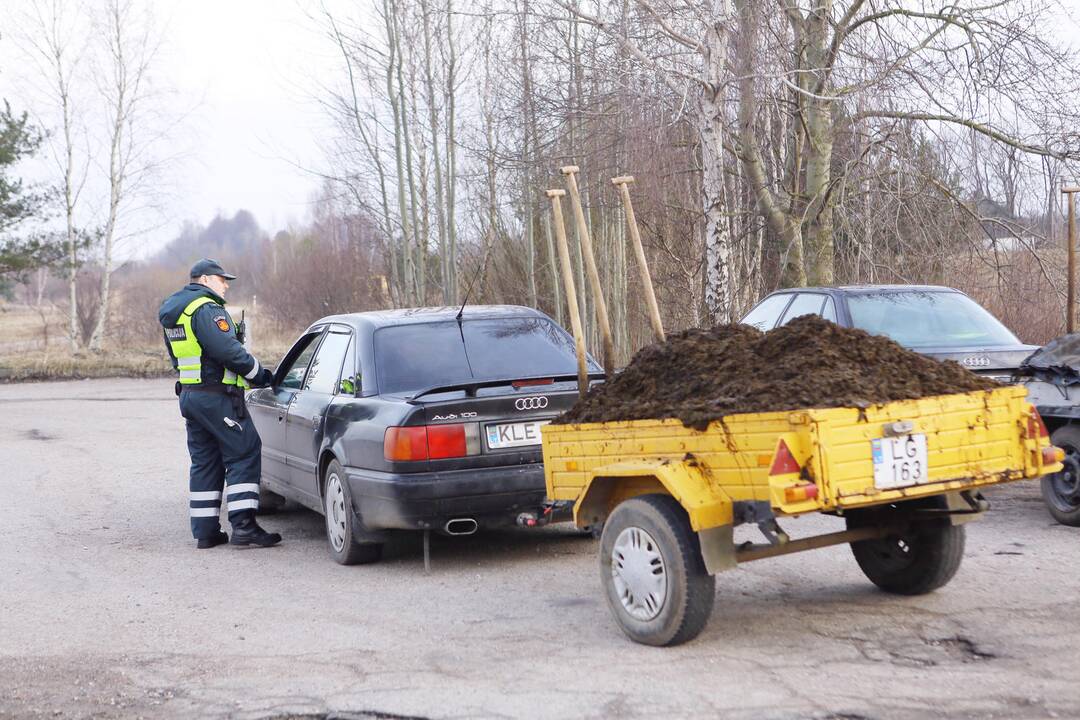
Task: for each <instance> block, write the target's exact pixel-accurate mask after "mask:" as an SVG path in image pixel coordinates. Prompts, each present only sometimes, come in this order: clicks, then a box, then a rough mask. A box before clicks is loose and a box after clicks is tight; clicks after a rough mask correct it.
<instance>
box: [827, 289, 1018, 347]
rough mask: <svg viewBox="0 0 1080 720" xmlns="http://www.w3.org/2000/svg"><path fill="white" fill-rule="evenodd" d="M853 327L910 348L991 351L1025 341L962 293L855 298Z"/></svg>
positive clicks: (850, 302)
mask: <svg viewBox="0 0 1080 720" xmlns="http://www.w3.org/2000/svg"><path fill="white" fill-rule="evenodd" d="M847 303H848V310H849V311H850V312H851V323H852V325H854V326H855V327H857V328H862V329H863V330H866V331H867V332H869V333H873V334H875V335H885V336H887V337H890V338H892V339H893V340H895V341H896V342H898V343H900V344H901V345H903V346H905V347H909V348H924V347H948V346H965V347H974V346H979V347H987V346H990V347H992V346H1001V345H1017V344H1019V343H1020V341H1019V340H1018V339H1017V338H1016V336H1015V335H1013V334H1012V333H1011V332H1009V329H1008V328H1006V327H1005V326H1004V325H1002V324H1001V322H1000V321H999V320H998V319H997V318H995V317H994V316H993V315H991V314H990V313H989V312H987V311H986V310H985V309H983V307H982V306H981V305H979V304H978V303H977V302H975V301H974V300H972V299H971V298H969V297H968V296H967V295H964V294H963V293H958V292H935V291H917V290H912V291H908V292H888V293H874V294H868V295H849V296H848V298H847Z"/></svg>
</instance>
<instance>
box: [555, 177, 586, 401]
mask: <svg viewBox="0 0 1080 720" xmlns="http://www.w3.org/2000/svg"><path fill="white" fill-rule="evenodd" d="M565 194H566V191H564V190H548V192H547V196H548V197H549V198H551V213H552V215H554V216H555V223H554V224H555V238H556V240H557V241H558V242H557V244H558V246H559V261H560V264H561V265H562V276H563V285H564V286H565V287H566V309H567V311H568V312H569V313H570V329H571V330H572V331H573V333H574V352H575V354H576V355H577V366H578V395H579V396H581V397H585V394H586V393H587V392H588V391H589V373H588V368H587V367H586V365H585V334H584V333H583V332H582V331H581V315H580V314H579V312H578V304H577V289H576V288H575V287H574V270H573V268H572V267H571V266H570V246H569V243H567V241H566V224H565V222H564V221H563V214H562V201H561V200H560V199H559V198H561V197H562V196H563V195H565Z"/></svg>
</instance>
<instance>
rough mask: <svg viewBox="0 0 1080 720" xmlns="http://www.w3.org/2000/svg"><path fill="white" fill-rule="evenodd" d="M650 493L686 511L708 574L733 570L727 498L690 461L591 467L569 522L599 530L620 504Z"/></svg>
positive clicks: (729, 513) (649, 461)
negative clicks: (664, 496)
mask: <svg viewBox="0 0 1080 720" xmlns="http://www.w3.org/2000/svg"><path fill="white" fill-rule="evenodd" d="M650 493H665V494H667V495H671V496H672V497H673V498H675V499H676V500H678V501H679V504H680V505H682V507H683V509H684V510H686V514H687V515H688V516H689V519H690V527H691V529H693V530H694V531H695V532H697V533H698V538H699V540H700V541H701V554H702V558H703V559H704V561H705V568H706V570H708V572H709V573H712V574H715V573H717V572H720V571H722V570H728V569H731V568H733V567H735V545H734V541H733V512H732V509H733V505H732V501H731V498H730V497H729V496H728V495H727V493H725V492H724V491H723V490H721V489H720V488H718V487H716V485H715V484H714V483H711V482H709V478H708V477H707V475H706V472H705V471H704V470H703V469H702V467H701V466H700V465H698V464H697V463H696V462H694V461H693V460H692V459H690V460H684V461H672V460H661V459H657V460H633V461H626V462H619V463H613V464H611V465H604V466H602V467H598V468H596V469H595V470H593V471H592V472H591V473H590V477H589V480H588V482H587V484H586V486H585V488H584V490H583V492H582V493H581V495H580V496H579V497H578V499H577V502H575V503H574V522H576V523H577V525H578V526H579V527H585V526H588V525H594V526H595V525H599V524H600V523H602V522H604V520H606V519H607V516H608V514H609V513H610V512H611V511H612V510H613V509H614V508H615V506H616V505H618V504H619V503H620V502H622V501H623V500H627V499H629V498H632V497H635V496H637V495H645V494H650Z"/></svg>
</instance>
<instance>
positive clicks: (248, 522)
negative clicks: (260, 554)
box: [230, 518, 281, 547]
mask: <svg viewBox="0 0 1080 720" xmlns="http://www.w3.org/2000/svg"><path fill="white" fill-rule="evenodd" d="M230 542H231V543H232V544H233V545H258V546H259V547H270V546H271V545H277V544H278V543H279V542H281V535H280V534H278V533H268V532H266V531H265V530H263V529H262V528H261V527H259V524H258V523H257V522H255V518H244V519H243V520H242V521H240V522H239V523H238V524H236V525H233V533H232V540H231V541H230Z"/></svg>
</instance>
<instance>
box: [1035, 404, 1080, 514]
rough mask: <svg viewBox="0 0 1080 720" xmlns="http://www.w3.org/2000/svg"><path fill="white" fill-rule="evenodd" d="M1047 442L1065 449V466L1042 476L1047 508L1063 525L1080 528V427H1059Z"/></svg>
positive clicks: (1043, 493) (1043, 494)
mask: <svg viewBox="0 0 1080 720" xmlns="http://www.w3.org/2000/svg"><path fill="white" fill-rule="evenodd" d="M1050 441H1051V442H1053V443H1054V445H1057V446H1058V447H1059V448H1061V449H1062V450H1064V451H1065V459H1064V460H1063V461H1062V463H1063V464H1064V465H1065V467H1064V468H1063V469H1062V471H1061V472H1057V473H1054V474H1053V475H1047V476H1046V477H1044V478H1043V479H1042V496H1043V500H1044V501H1045V502H1046V509H1047V510H1049V511H1050V514H1051V515H1052V516H1053V517H1054V519H1055V520H1057V521H1058V522H1059V523H1061V524H1062V525H1072V526H1073V527H1080V427H1077V426H1075V425H1065V426H1063V427H1059V428H1058V429H1057V430H1055V431H1054V434H1053V435H1052V436H1051V438H1050Z"/></svg>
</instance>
